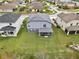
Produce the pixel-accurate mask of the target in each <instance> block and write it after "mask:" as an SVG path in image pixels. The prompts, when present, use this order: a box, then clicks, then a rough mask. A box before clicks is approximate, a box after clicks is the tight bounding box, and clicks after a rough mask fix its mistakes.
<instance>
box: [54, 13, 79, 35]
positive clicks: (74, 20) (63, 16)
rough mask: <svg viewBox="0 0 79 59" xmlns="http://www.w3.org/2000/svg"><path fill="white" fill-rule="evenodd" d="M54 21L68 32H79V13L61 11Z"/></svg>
mask: <svg viewBox="0 0 79 59" xmlns="http://www.w3.org/2000/svg"><path fill="white" fill-rule="evenodd" d="M53 20H54V22H55V23H56V24H57V25H58V26H60V27H61V29H62V30H63V31H65V32H66V33H67V35H68V34H79V13H60V14H58V15H57V18H56V19H53Z"/></svg>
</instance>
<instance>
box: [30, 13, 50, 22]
mask: <svg viewBox="0 0 79 59" xmlns="http://www.w3.org/2000/svg"><path fill="white" fill-rule="evenodd" d="M29 21H47V22H50V23H51V20H50V17H49V15H48V14H45V13H36V14H30V15H29Z"/></svg>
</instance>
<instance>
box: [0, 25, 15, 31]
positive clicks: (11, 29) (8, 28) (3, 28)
mask: <svg viewBox="0 0 79 59" xmlns="http://www.w3.org/2000/svg"><path fill="white" fill-rule="evenodd" d="M15 29H16V27H13V26H5V27H2V28H1V29H0V31H14V30H15Z"/></svg>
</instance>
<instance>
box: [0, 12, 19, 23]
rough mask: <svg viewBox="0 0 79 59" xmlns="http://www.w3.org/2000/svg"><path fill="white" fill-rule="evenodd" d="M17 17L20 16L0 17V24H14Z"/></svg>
mask: <svg viewBox="0 0 79 59" xmlns="http://www.w3.org/2000/svg"><path fill="white" fill-rule="evenodd" d="M19 17H20V14H13V13H7V14H4V15H2V16H0V23H15V22H16V21H17V20H18V18H19Z"/></svg>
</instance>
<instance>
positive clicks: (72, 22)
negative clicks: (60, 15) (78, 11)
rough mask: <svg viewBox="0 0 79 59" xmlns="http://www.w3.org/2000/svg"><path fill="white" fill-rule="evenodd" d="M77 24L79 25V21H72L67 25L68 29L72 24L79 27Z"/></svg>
mask: <svg viewBox="0 0 79 59" xmlns="http://www.w3.org/2000/svg"><path fill="white" fill-rule="evenodd" d="M77 23H78V25H79V20H73V21H71V22H69V23H67V26H66V27H69V26H71V24H72V26H76V25H77Z"/></svg>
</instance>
